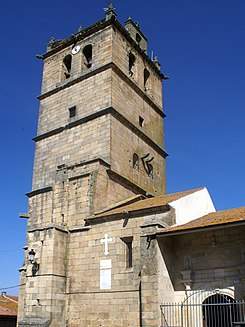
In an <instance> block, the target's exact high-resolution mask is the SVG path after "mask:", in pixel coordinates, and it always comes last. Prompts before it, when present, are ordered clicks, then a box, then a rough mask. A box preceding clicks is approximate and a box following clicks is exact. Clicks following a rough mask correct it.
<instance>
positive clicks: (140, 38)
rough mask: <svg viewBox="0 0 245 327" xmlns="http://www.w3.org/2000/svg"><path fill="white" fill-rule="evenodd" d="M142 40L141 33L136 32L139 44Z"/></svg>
mask: <svg viewBox="0 0 245 327" xmlns="http://www.w3.org/2000/svg"><path fill="white" fill-rule="evenodd" d="M141 40H142V37H141V36H140V35H139V33H136V42H137V43H138V44H140V42H141Z"/></svg>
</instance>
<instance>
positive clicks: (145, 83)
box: [144, 68, 150, 90]
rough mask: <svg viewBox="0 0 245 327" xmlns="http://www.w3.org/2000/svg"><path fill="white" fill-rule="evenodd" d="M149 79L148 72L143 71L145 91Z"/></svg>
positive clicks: (146, 70)
mask: <svg viewBox="0 0 245 327" xmlns="http://www.w3.org/2000/svg"><path fill="white" fill-rule="evenodd" d="M149 77H150V72H149V70H148V69H146V68H145V69H144V88H145V90H147V86H148V83H149Z"/></svg>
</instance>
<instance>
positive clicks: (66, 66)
mask: <svg viewBox="0 0 245 327" xmlns="http://www.w3.org/2000/svg"><path fill="white" fill-rule="evenodd" d="M71 63H72V56H71V55H70V54H69V55H67V56H65V58H64V59H63V79H67V78H69V77H71Z"/></svg>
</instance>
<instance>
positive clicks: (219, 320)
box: [161, 296, 245, 327]
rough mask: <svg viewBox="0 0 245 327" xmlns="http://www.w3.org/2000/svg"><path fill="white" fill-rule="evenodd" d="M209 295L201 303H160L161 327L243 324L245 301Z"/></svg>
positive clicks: (216, 326) (229, 326)
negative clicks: (221, 299)
mask: <svg viewBox="0 0 245 327" xmlns="http://www.w3.org/2000/svg"><path fill="white" fill-rule="evenodd" d="M219 299H220V297H217V296H216V297H210V298H208V299H207V300H205V301H204V302H203V303H186V302H183V303H172V304H171V303H166V304H163V305H161V326H162V327H233V326H236V327H239V326H245V301H235V300H233V299H232V300H231V299H227V298H224V299H223V300H224V301H222V302H217V300H219Z"/></svg>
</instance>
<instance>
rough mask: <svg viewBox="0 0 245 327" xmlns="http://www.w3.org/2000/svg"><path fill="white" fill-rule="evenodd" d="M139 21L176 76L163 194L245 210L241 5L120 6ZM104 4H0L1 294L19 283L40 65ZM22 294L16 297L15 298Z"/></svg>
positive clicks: (170, 87) (193, 0)
mask: <svg viewBox="0 0 245 327" xmlns="http://www.w3.org/2000/svg"><path fill="white" fill-rule="evenodd" d="M114 4H115V6H116V8H117V11H118V18H119V20H121V21H122V22H124V21H125V20H126V19H127V17H128V16H131V17H133V18H134V19H135V20H137V21H139V22H140V24H141V27H142V30H143V31H144V32H145V34H146V35H147V37H148V39H149V43H150V45H149V46H150V49H153V50H154V53H155V54H156V55H157V56H158V58H159V60H160V62H161V64H162V69H163V71H164V72H165V73H166V74H167V75H168V76H169V77H170V79H169V80H168V81H167V82H165V85H164V96H165V112H166V114H167V118H166V121H165V126H166V127H165V135H166V149H167V151H168V153H169V155H170V156H169V158H168V161H167V190H168V192H175V191H179V190H184V189H188V188H193V187H199V186H207V187H208V189H209V191H210V193H211V195H212V197H213V200H214V203H215V205H216V208H217V209H225V208H230V207H238V206H243V205H244V167H245V154H244V151H245V150H244V139H245V129H244V121H245V110H244V107H245V92H244V76H245V71H244V70H245V69H244V68H245V65H244V59H245V43H244V39H245V35H244V34H245V20H244V15H245V2H244V0H230V1H228V0H222V1H221V0H206V1H204V0H202V1H201V0H186V1H180V0H171V1H163V0H152V1H150V2H149V1H142V0H135V1H133V0H124V1H119V0H118V1H114ZM106 5H107V2H106V1H101V0H90V1H88V2H85V1H81V0H79V1H78V0H70V1H69V2H68V1H64V0H59V1H58V0H55V1H54V0H53V1H48V0H42V1H17V0H13V1H8V2H6V1H4V2H2V3H1V5H0V12H1V14H0V18H1V19H0V28H1V52H0V56H1V78H0V108H1V128H0V140H1V160H0V170H1V176H2V177H1V196H0V199H1V200H0V203H1V216H0V217H1V221H0V224H1V225H0V226H1V228H0V244H1V248H0V257H1V272H0V288H2V287H6V286H12V285H16V284H18V283H19V280H18V279H19V277H18V268H19V267H20V265H21V263H22V261H23V251H22V247H23V246H24V245H25V221H23V220H21V219H19V218H18V214H19V212H25V211H26V204H27V201H26V197H25V193H26V192H28V191H30V190H31V177H32V176H31V175H32V164H33V154H34V144H33V142H32V141H31V139H32V137H33V136H35V134H36V121H37V114H38V101H37V100H36V96H37V95H38V94H39V91H40V82H41V70H42V65H41V62H40V61H38V60H36V59H35V55H36V54H37V53H43V52H44V50H45V46H46V43H47V41H48V39H49V38H50V37H51V36H55V37H57V38H63V37H66V36H68V35H70V34H71V33H73V32H74V31H76V30H77V28H78V27H79V26H80V25H82V26H84V27H86V26H88V25H90V24H92V23H94V22H95V21H96V20H99V19H100V18H102V17H103V15H104V13H103V8H104V7H105V6H106ZM16 292H17V291H16V289H13V290H11V291H10V293H12V294H13V293H16Z"/></svg>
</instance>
